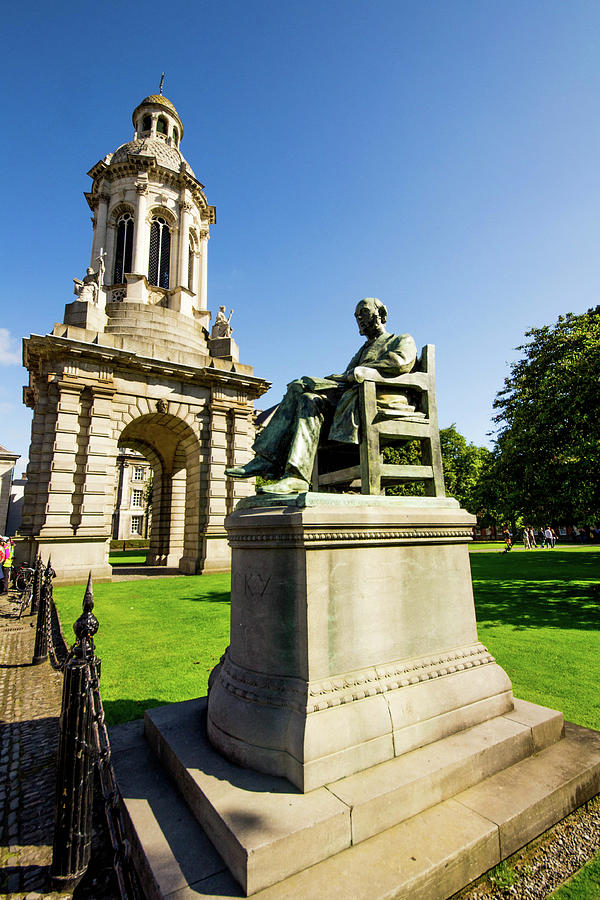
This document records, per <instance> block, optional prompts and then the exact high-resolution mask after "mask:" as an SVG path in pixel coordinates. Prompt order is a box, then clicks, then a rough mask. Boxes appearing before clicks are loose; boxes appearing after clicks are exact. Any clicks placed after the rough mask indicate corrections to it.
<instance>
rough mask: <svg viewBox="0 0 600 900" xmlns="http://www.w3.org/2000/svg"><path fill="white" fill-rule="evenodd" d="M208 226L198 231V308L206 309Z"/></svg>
mask: <svg viewBox="0 0 600 900" xmlns="http://www.w3.org/2000/svg"><path fill="white" fill-rule="evenodd" d="M207 261H208V228H204V229H202V231H201V232H200V253H199V262H200V271H199V273H198V309H208V288H207V284H208V282H207Z"/></svg>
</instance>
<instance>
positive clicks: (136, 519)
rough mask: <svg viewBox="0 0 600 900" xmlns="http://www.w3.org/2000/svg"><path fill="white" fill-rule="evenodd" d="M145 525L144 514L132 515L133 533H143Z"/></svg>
mask: <svg viewBox="0 0 600 900" xmlns="http://www.w3.org/2000/svg"><path fill="white" fill-rule="evenodd" d="M143 527H144V517H143V516H132V517H131V533H132V534H141V533H142V528H143Z"/></svg>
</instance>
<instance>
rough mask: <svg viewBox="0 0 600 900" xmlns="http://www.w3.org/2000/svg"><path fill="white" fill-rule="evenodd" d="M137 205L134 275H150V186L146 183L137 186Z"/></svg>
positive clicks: (139, 183)
mask: <svg viewBox="0 0 600 900" xmlns="http://www.w3.org/2000/svg"><path fill="white" fill-rule="evenodd" d="M135 190H136V193H137V203H136V208H135V225H134V227H135V234H134V245H133V273H134V274H135V275H146V276H147V275H148V260H147V259H146V256H147V252H146V248H147V241H146V233H147V231H148V228H147V222H146V212H147V197H148V185H147V183H146V182H138V183H137V184H136V186H135Z"/></svg>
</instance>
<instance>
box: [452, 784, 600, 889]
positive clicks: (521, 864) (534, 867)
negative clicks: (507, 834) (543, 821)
mask: <svg viewBox="0 0 600 900" xmlns="http://www.w3.org/2000/svg"><path fill="white" fill-rule="evenodd" d="M599 850H600V796H597V797H595V798H594V799H593V800H591V801H590V802H589V803H587V804H586V805H585V806H583V807H580V809H578V810H575V812H574V813H572V814H571V815H570V816H567V818H566V819H563V821H562V822H559V823H558V825H555V826H554V828H551V829H550V830H549V831H547V832H546V833H545V834H543V835H542V836H541V837H539V838H538V839H537V840H535V841H533V842H532V843H531V844H529V845H528V846H527V847H525V848H523V850H519V852H518V853H515V854H514V856H512V857H510V858H509V859H508V860H507V861H506V862H507V867H509V868H510V869H512V870H513V871H514V873H515V875H516V876H517V877H516V879H515V883H514V884H513V885H511V886H510V887H504V888H502V887H501V886H500V885H499V884H498V885H496V886H494V885H493V884H491V883H490V879H489V877H487V876H484V877H483V878H480V879H479V880H478V881H477V882H476V883H475V884H474V885H472V886H471V887H470V888H465V889H464V890H463V891H461V892H460V893H459V894H456V895H455V898H456V900H458V898H460V900H506V898H511V900H512V898H515V900H542V898H545V897H548V896H549V895H550V894H551V893H552V892H553V891H555V890H556V889H557V888H558V887H560V885H561V884H562V883H563V882H564V881H566V880H567V878H569V877H570V876H571V875H573V874H574V873H575V872H577V871H578V870H579V869H580V868H581V867H582V866H584V865H585V864H586V863H587V862H589V861H590V860H591V859H593V857H594V856H595V855H596V853H597V852H598V851H599Z"/></svg>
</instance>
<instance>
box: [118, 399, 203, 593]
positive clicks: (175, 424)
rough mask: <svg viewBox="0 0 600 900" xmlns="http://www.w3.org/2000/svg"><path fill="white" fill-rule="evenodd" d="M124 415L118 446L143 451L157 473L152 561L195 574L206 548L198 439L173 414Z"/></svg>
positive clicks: (154, 489) (183, 420)
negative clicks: (124, 422) (201, 529)
mask: <svg viewBox="0 0 600 900" xmlns="http://www.w3.org/2000/svg"><path fill="white" fill-rule="evenodd" d="M134 412H137V413H138V414H137V415H135V414H134ZM185 418H188V416H186V417H185ZM124 419H125V420H126V424H125V425H124V427H123V429H122V431H121V433H120V435H119V437H118V445H119V447H128V448H130V449H132V450H137V451H139V452H140V453H141V454H142V455H143V456H145V457H146V459H147V460H148V462H149V463H150V464H151V466H152V471H153V476H154V483H153V502H152V526H151V531H150V549H149V553H148V562H149V563H150V564H151V565H158V566H169V567H170V568H179V569H180V570H181V571H182V572H184V573H185V574H188V575H190V574H194V573H195V572H196V571H197V569H198V566H199V563H200V561H201V553H202V546H201V540H200V524H201V523H200V504H199V494H200V442H199V439H198V437H197V435H196V434H195V432H194V430H193V429H192V427H191V425H190V424H189V423H188V422H186V421H185V419H184V418H181V417H179V416H176V415H173V414H169V413H165V412H156V413H152V412H142V413H140V411H139V410H135V411H132V410H131V409H130V410H129V413H128V415H127V416H125V417H124ZM127 420H128V421H127Z"/></svg>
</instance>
